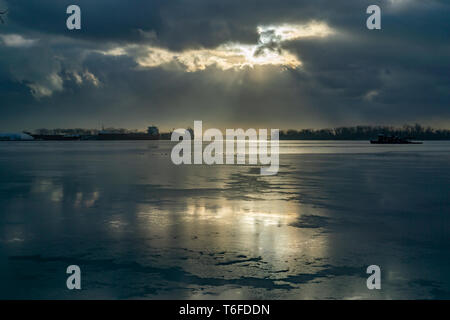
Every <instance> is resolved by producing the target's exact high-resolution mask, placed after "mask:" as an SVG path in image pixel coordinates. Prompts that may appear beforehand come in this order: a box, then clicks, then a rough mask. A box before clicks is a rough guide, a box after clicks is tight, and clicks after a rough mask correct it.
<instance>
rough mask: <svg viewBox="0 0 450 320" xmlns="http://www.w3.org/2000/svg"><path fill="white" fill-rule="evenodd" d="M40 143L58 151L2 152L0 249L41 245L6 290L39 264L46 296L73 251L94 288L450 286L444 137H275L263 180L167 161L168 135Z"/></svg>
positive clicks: (134, 292) (421, 289)
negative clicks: (378, 279) (379, 278)
mask: <svg viewBox="0 0 450 320" xmlns="http://www.w3.org/2000/svg"><path fill="white" fill-rule="evenodd" d="M46 145H47V148H48V152H51V153H52V154H55V155H56V156H55V157H53V158H52V157H48V152H37V151H36V150H35V151H33V149H34V148H39V147H38V146H37V144H31V145H28V146H27V147H26V148H25V147H23V145H20V146H19V145H18V146H17V147H16V148H19V149H18V150H19V151H20V157H23V153H24V152H27V153H29V155H28V156H27V157H23V159H24V160H23V161H20V162H18V161H15V159H16V157H18V155H16V154H15V153H14V152H6V151H5V152H4V153H3V154H2V157H3V158H4V159H8V157H10V161H6V162H3V163H2V165H3V164H4V166H3V167H2V168H0V170H1V169H2V170H3V171H2V174H3V176H2V178H3V179H2V181H1V182H0V191H1V192H0V205H1V206H2V208H4V210H2V211H3V212H4V214H3V215H2V216H0V231H1V234H2V236H1V237H0V241H1V244H2V248H1V250H2V252H1V253H2V254H3V256H4V257H8V256H10V257H11V256H20V255H24V254H25V252H26V253H27V254H28V253H29V254H30V256H36V255H41V258H40V259H37V258H34V259H31V258H30V259H13V260H11V261H12V262H11V264H3V265H5V266H6V267H5V268H10V269H7V270H5V272H4V273H2V274H1V275H0V277H2V278H0V282H1V283H2V284H4V285H5V287H6V288H8V292H10V295H13V293H14V292H15V293H16V295H17V297H22V298H23V297H24V296H23V292H18V291H17V290H16V291H14V290H15V289H14V288H18V287H26V286H27V285H28V284H27V282H26V280H23V281H22V280H20V279H19V280H15V281H16V282H13V281H12V280H11V279H10V278H11V277H9V276H8V275H11V274H12V273H13V272H14V270H13V268H18V267H23V269H24V271H23V274H24V275H27V271H26V270H27V269H28V267H29V266H30V265H28V264H27V263H33V266H34V267H33V268H35V267H36V268H37V269H38V271H39V272H41V271H42V272H41V273H42V276H41V277H39V279H37V278H36V280H34V281H35V282H33V284H34V287H35V288H40V289H39V291H34V293H32V291H30V292H29V296H27V297H36V296H38V294H39V295H40V294H42V293H45V294H48V295H51V294H52V293H51V289H48V288H50V287H49V284H50V285H51V284H52V283H54V282H52V281H53V279H52V278H51V276H50V275H49V274H47V273H46V272H47V271H46V268H47V267H49V266H50V264H52V263H54V264H58V263H66V261H69V260H73V259H81V260H80V262H83V263H86V265H87V266H88V267H87V268H88V269H89V272H92V274H95V275H96V276H95V277H94V278H95V279H94V280H93V281H94V282H93V283H90V284H91V285H92V286H91V287H90V288H93V287H95V286H96V285H97V284H98V283H103V286H102V288H103V289H102V291H101V293H98V291H95V290H94V289H93V291H91V290H88V291H86V294H87V295H88V296H90V297H162V296H163V297H166V298H173V297H228V298H238V297H241V298H262V299H264V298H266V299H267V298H329V297H331V298H354V297H363V298H374V297H375V298H389V297H394V298H398V297H400V298H408V297H419V295H420V297H425V296H426V297H433V296H438V297H445V296H448V294H447V293H446V291H445V288H446V287H448V283H449V280H448V273H446V272H445V270H446V269H445V267H444V266H443V262H442V261H443V256H442V252H444V251H445V249H448V248H449V246H450V245H449V243H448V237H447V238H446V235H447V234H448V233H447V231H448V227H447V226H448V224H446V220H445V215H444V214H445V210H446V209H445V208H448V207H449V206H448V205H449V203H448V201H449V198H450V197H448V191H446V189H445V188H442V186H444V185H446V181H447V180H448V172H449V167H448V163H450V162H449V161H448V153H447V154H446V153H443V151H442V150H446V149H445V146H444V147H443V146H442V145H430V146H429V147H428V146H425V145H422V146H418V149H417V150H418V151H414V152H412V151H411V150H412V149H411V148H412V147H411V146H408V147H405V148H406V149H405V148H403V147H402V148H399V149H398V151H397V152H393V150H392V149H390V150H387V149H389V148H386V147H380V148H379V149H377V148H373V147H372V146H363V145H362V144H361V143H360V142H355V143H348V142H345V143H344V142H336V143H331V142H323V143H320V142H304V143H303V142H301V143H300V142H292V141H288V142H283V141H282V142H281V149H280V153H282V156H281V159H280V160H281V167H280V172H279V174H278V175H277V176H273V177H261V176H260V175H259V168H256V167H254V166H211V167H207V166H183V167H175V166H173V165H171V162H170V156H168V155H167V154H170V148H171V144H170V143H166V142H140V143H130V144H119V143H117V144H116V143H111V144H103V143H96V142H93V143H89V144H70V145H69V144H64V143H62V144H46ZM155 145H157V146H158V148H157V150H158V151H157V152H155V149H156V148H155V147H149V146H155ZM342 145H346V146H345V147H343V146H342ZM424 148H429V149H428V151H424V150H425V149H424ZM341 149H342V150H341ZM324 150H325V151H326V154H323V153H324ZM336 150H338V151H339V150H341V151H342V152H341V151H339V152H338V153H334V154H333V153H330V152H336ZM364 150H367V153H364V154H361V153H360V152H361V151H364ZM377 150H378V151H380V150H381V151H380V152H379V153H377ZM396 150H397V149H396ZM414 150H416V149H414ZM305 152H306V154H305ZM346 152H353V153H354V154H345V153H346ZM43 163H45V165H42V164H43ZM436 170H438V172H439V174H438V175H437V174H436ZM431 178H432V181H431V180H430V179H431ZM424 208H425V209H424ZM428 209H430V210H428ZM427 210H428V211H427ZM425 213H426V214H425ZM424 225H425V226H427V227H426V228H424V227H423V226H424ZM67 252H70V254H71V255H70V256H68V253H67ZM52 257H53V258H52ZM58 257H59V258H58ZM80 257H81V258H80ZM405 261H406V262H407V263H406V262H405ZM411 261H414V263H410V262H411ZM37 262H38V264H36V263H37ZM373 263H376V264H379V265H380V266H381V267H382V270H385V272H386V277H385V279H384V281H386V283H385V284H386V286H385V290H384V291H383V292H382V293H377V295H376V296H374V295H373V294H374V293H373V292H372V293H367V288H366V287H365V278H362V276H361V275H360V274H359V272H360V270H363V269H364V266H367V265H369V264H373ZM56 267H59V266H56ZM39 268H41V269H39ZM99 270H103V271H102V272H100V273H101V275H97V272H99ZM363 271H364V270H363ZM5 275H6V276H5ZM363 276H365V275H363ZM119 278H120V279H122V280H119V281H117V279H119ZM24 279H26V278H24ZM17 281H18V282H17ZM96 283H97V284H96ZM439 290H440V291H439ZM94 291H95V292H96V293H95V294H97V293H98V294H99V295H98V296H95V294H94ZM447 291H449V290H447Z"/></svg>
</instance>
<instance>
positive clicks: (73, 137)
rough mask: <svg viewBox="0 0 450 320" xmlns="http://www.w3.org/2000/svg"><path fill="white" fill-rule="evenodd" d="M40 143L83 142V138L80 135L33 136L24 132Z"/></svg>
mask: <svg viewBox="0 0 450 320" xmlns="http://www.w3.org/2000/svg"><path fill="white" fill-rule="evenodd" d="M24 133H26V134H28V135H30V136H32V137H33V138H34V140H38V141H76V140H81V136H80V135H78V134H66V135H65V134H32V133H28V132H24Z"/></svg>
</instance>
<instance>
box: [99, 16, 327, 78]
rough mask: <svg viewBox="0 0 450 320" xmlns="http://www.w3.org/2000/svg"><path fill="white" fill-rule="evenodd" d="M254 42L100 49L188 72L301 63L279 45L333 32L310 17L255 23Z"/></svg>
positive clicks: (143, 64) (143, 63) (145, 64)
mask: <svg viewBox="0 0 450 320" xmlns="http://www.w3.org/2000/svg"><path fill="white" fill-rule="evenodd" d="M257 32H258V34H259V40H258V43H257V44H243V43H238V42H229V43H225V44H222V45H220V46H218V47H216V48H213V49H206V48H202V49H195V50H185V51H181V52H174V51H170V50H167V49H163V48H158V47H154V46H139V45H132V46H126V47H116V48H113V49H111V50H109V51H102V52H101V53H103V54H105V55H112V56H118V55H130V56H133V57H134V58H135V60H136V62H137V63H138V64H139V66H140V67H142V68H154V67H158V66H161V65H167V64H170V63H176V64H179V65H181V66H183V67H184V68H185V69H186V71H188V72H195V71H199V70H204V69H206V68H207V67H210V66H215V67H217V68H220V69H222V70H228V69H242V68H245V67H250V68H253V67H255V66H264V65H275V66H283V67H286V68H297V67H299V66H301V65H302V62H301V61H300V60H299V59H298V57H297V56H296V55H295V54H293V53H291V52H289V51H288V50H286V49H284V48H283V47H282V43H283V42H286V41H293V40H298V39H301V38H311V37H314V38H322V37H327V36H329V35H331V34H333V33H334V31H333V30H332V29H331V28H330V27H329V26H328V25H327V24H325V23H322V22H316V21H313V22H311V23H308V24H282V25H268V26H263V25H262V26H258V28H257Z"/></svg>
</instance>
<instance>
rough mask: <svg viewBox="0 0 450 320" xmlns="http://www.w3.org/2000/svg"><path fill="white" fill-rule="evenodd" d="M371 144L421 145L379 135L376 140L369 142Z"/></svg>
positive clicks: (407, 140) (405, 139)
mask: <svg viewBox="0 0 450 320" xmlns="http://www.w3.org/2000/svg"><path fill="white" fill-rule="evenodd" d="M370 143H371V144H422V142H416V141H411V139H410V138H400V137H397V136H386V135H384V134H379V135H378V139H377V140H370Z"/></svg>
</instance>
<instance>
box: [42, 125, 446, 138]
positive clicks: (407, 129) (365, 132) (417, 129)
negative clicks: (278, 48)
mask: <svg viewBox="0 0 450 320" xmlns="http://www.w3.org/2000/svg"><path fill="white" fill-rule="evenodd" d="M105 130H107V131H110V132H116V133H133V132H137V130H129V129H116V128H107V129H105ZM99 131H100V130H97V129H81V128H77V129H37V130H35V132H36V133H38V134H79V135H96V134H98V132H99ZM379 134H384V135H388V136H389V135H390V136H397V137H401V138H411V139H417V140H450V130H449V129H434V128H431V127H424V126H422V125H420V124H415V125H409V124H406V125H404V126H403V127H393V126H354V127H338V128H330V129H299V130H295V129H289V130H281V131H280V140H370V139H374V138H376V137H377V136H378V135H379ZM170 136H171V133H170V132H168V133H161V136H160V138H161V139H163V140H170Z"/></svg>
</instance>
